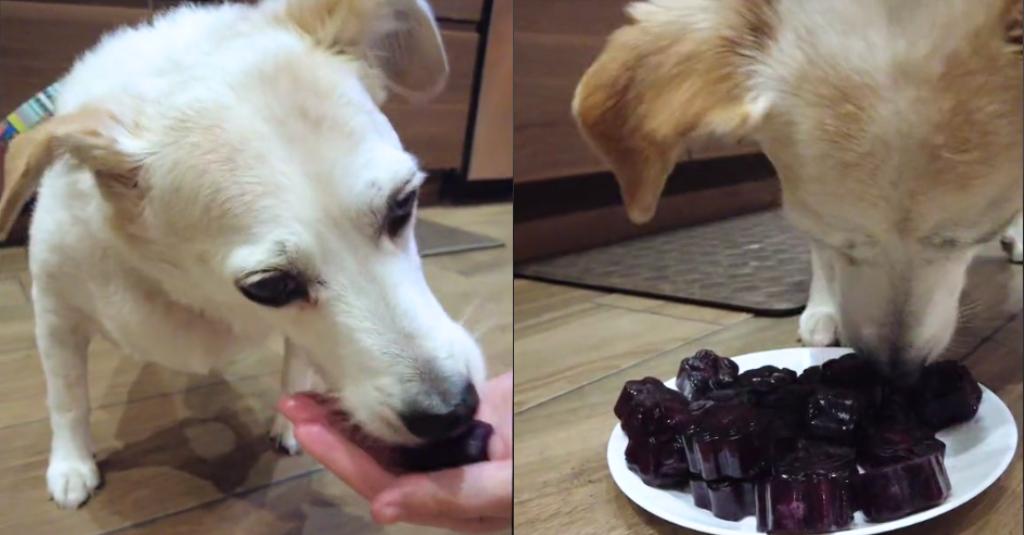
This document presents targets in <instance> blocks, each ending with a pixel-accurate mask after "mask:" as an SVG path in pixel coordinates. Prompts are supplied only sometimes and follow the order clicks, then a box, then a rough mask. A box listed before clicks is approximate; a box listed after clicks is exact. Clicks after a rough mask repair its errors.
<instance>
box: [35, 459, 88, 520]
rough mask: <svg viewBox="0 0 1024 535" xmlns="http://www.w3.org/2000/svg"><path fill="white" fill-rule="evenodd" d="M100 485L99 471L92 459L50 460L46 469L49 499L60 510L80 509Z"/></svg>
mask: <svg viewBox="0 0 1024 535" xmlns="http://www.w3.org/2000/svg"><path fill="white" fill-rule="evenodd" d="M99 484H100V471H99V469H98V468H97V467H96V462H95V461H93V460H92V459H76V458H67V459H61V458H52V459H50V466H49V467H48V468H47V469H46V486H47V488H48V489H49V491H50V497H51V498H52V499H53V501H54V503H56V504H57V506H58V507H60V508H61V509H76V508H78V507H80V506H81V505H82V504H83V503H85V501H86V500H88V499H89V496H90V495H92V491H94V490H96V487H98V486H99Z"/></svg>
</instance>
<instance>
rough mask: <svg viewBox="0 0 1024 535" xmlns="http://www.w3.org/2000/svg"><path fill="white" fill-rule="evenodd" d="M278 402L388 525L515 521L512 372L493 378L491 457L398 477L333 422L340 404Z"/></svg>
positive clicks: (488, 389) (486, 406) (474, 529)
mask: <svg viewBox="0 0 1024 535" xmlns="http://www.w3.org/2000/svg"><path fill="white" fill-rule="evenodd" d="M278 409H279V410H280V411H281V413H282V414H284V416H285V417H287V418H288V419H289V420H291V422H292V424H293V425H294V426H295V438H296V440H298V441H299V444H301V445H302V448H303V449H304V450H305V451H306V452H307V453H309V454H310V455H311V456H312V457H314V458H315V459H316V460H317V461H319V462H320V464H322V465H323V466H324V467H325V468H327V469H328V470H330V471H331V472H332V473H334V474H335V475H336V476H338V477H339V478H340V479H341V480H342V481H344V482H345V483H347V484H348V485H349V486H350V487H352V489H353V490H355V491H356V492H358V493H359V494H360V495H362V496H363V497H364V498H366V499H367V500H369V501H370V504H371V512H372V515H373V519H374V520H375V521H376V522H379V523H381V524H392V523H396V522H409V523H412V524H420V525H424V526H434V527H442V528H448V529H453V530H456V531H462V532H467V533H480V532H487V531H495V530H499V529H502V528H506V527H509V525H510V523H511V519H512V373H511V372H509V373H506V374H504V375H501V376H498V377H495V378H494V379H491V380H490V381H488V382H487V384H486V385H485V386H484V388H483V391H482V392H481V395H480V408H479V410H478V411H477V415H476V417H477V419H479V420H483V421H485V422H487V423H490V424H491V425H492V426H494V434H493V435H492V436H491V440H490V443H489V444H488V452H487V453H488V459H489V460H488V461H486V462H481V463H474V464H470V465H466V466H460V467H458V468H451V469H447V470H439V471H436V472H426V473H418V474H407V475H401V476H396V475H394V474H392V473H391V472H389V471H388V470H387V469H385V468H384V467H383V466H381V465H380V464H379V463H378V462H377V461H376V460H374V458H373V457H372V456H371V455H370V454H369V453H367V452H366V451H364V450H363V449H361V448H360V447H359V446H356V445H355V444H353V443H352V442H351V441H350V440H348V439H347V438H346V437H345V436H343V435H342V434H341V433H339V432H338V431H337V430H336V429H335V427H334V426H332V425H330V424H329V419H330V414H331V412H332V409H331V408H330V407H328V406H326V405H324V404H323V403H322V400H319V399H318V398H316V397H314V396H306V395H302V394H298V395H292V396H286V397H283V398H281V400H280V402H278Z"/></svg>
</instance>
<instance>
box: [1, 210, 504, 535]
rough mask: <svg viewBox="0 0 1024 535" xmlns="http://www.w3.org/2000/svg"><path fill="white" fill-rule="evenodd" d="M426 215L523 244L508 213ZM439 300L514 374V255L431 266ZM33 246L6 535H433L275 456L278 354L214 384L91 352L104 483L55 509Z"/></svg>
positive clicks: (15, 274) (4, 460)
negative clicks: (49, 482)
mask: <svg viewBox="0 0 1024 535" xmlns="http://www.w3.org/2000/svg"><path fill="white" fill-rule="evenodd" d="M422 217H425V218H427V219H431V220H434V221H437V222H439V223H445V224H448V225H452V226H456V227H459V228H463V229H466V230H470V231H474V232H478V233H481V234H486V235H489V236H492V237H495V238H498V239H500V240H503V241H504V242H505V243H506V244H510V243H511V239H512V208H511V205H509V204H504V205H489V206H481V207H472V208H432V209H425V210H424V211H423V214H422ZM424 264H425V269H426V272H427V278H428V280H429V281H430V285H431V287H432V288H433V289H434V291H435V292H436V293H437V295H438V298H439V300H440V301H441V302H442V304H443V305H444V306H445V308H446V309H447V310H448V311H449V313H450V314H451V315H452V316H453V317H455V318H457V319H460V318H465V324H466V325H467V327H468V328H469V329H470V330H472V331H473V332H475V333H476V334H477V335H478V339H479V340H480V341H481V343H482V345H483V347H484V350H485V352H486V354H487V358H488V364H489V371H490V373H491V374H492V375H497V374H500V373H503V372H505V371H508V370H509V369H511V367H512V284H511V280H512V251H511V248H510V247H504V248H500V249H490V250H485V251H478V252H470V253H462V254H456V255H449V256H440V257H432V258H428V259H425V261H424ZM30 284H31V282H30V280H29V277H28V274H27V272H26V263H25V251H24V250H23V249H3V250H0V444H2V446H0V534H11V535H37V534H41V535H48V534H59V535H74V534H99V533H132V534H140V533H146V534H163V533H182V534H185V533H187V534H206V533H211V534H214V533H215V534H221V533H227V534H235V533H237V534H246V535H249V534H268V535H269V534H285V533H287V534H320V533H346V534H361V533H397V534H401V533H408V534H412V533H416V534H419V533H430V532H431V531H430V530H424V529H421V528H418V527H413V526H398V527H392V528H381V527H378V526H376V525H374V524H373V523H372V521H371V520H370V516H369V510H368V508H367V506H366V504H365V503H364V502H363V500H361V499H359V498H358V497H357V496H356V495H354V494H353V493H352V492H351V491H350V490H348V488H347V487H345V486H344V485H343V484H341V483H339V482H338V481H337V480H336V479H335V478H333V477H331V476H330V474H328V473H325V472H324V471H323V470H322V469H321V468H319V467H318V465H317V464H315V463H314V462H313V461H311V460H310V459H309V458H308V457H306V456H298V457H286V456H282V455H279V454H277V453H276V452H274V451H273V450H272V449H271V448H270V443H269V441H268V439H267V429H268V427H269V423H270V421H271V417H272V415H273V407H274V403H275V401H276V400H277V397H278V395H279V390H278V377H279V374H280V364H281V349H280V344H272V345H271V346H269V347H267V348H266V350H265V351H262V352H260V353H258V354H255V355H251V356H249V357H248V358H240V359H236V360H234V361H232V362H231V363H230V364H228V365H227V366H226V367H225V368H224V369H223V370H222V371H221V372H219V373H216V374H211V375H206V376H199V375H188V374H183V373H178V372H173V371H170V370H166V369H163V368H160V367H159V366H155V365H151V364H140V363H138V362H136V361H134V360H132V359H130V358H127V357H125V356H124V355H122V354H120V353H119V352H118V351H117V350H116V349H114V348H112V347H111V346H110V345H109V344H106V343H104V342H102V341H100V342H97V343H94V345H93V347H92V348H91V350H90V361H89V384H90V395H91V398H92V406H93V413H92V430H93V437H94V439H95V445H96V451H97V458H98V459H99V460H100V462H99V464H100V469H101V470H102V471H103V473H104V478H105V484H104V486H103V487H102V488H101V489H100V491H99V492H98V494H96V495H95V496H94V497H93V498H92V499H91V500H90V501H89V502H88V503H87V504H86V506H85V507H84V508H82V509H80V510H78V511H62V510H58V509H57V508H56V507H55V506H54V505H53V504H52V503H51V502H49V501H48V499H47V493H46V486H45V482H44V478H43V474H44V471H45V469H46V459H47V450H48V447H49V440H50V430H49V424H48V422H47V420H46V408H45V384H44V381H43V375H42V370H41V368H40V364H39V359H38V355H37V354H36V350H35V341H34V339H33V334H32V331H33V325H32V311H31V304H30V302H29V298H28V289H29V285H30Z"/></svg>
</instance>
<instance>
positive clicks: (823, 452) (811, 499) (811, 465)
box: [755, 441, 857, 533]
mask: <svg viewBox="0 0 1024 535" xmlns="http://www.w3.org/2000/svg"><path fill="white" fill-rule="evenodd" d="M856 475H857V468H856V464H855V454H854V450H853V449H852V448H846V447H843V446H835V445H831V444H826V443H822V442H811V441H802V442H800V443H799V444H798V445H797V447H796V449H795V450H794V451H793V453H792V454H791V455H789V456H788V457H786V458H785V459H783V460H782V461H779V462H777V463H775V464H774V466H773V467H772V473H771V475H769V476H768V477H766V478H764V479H762V480H760V481H759V482H758V484H757V495H756V497H755V503H756V513H757V529H758V531H766V532H768V533H821V532H827V531H835V530H839V529H843V528H845V527H847V526H849V525H850V523H852V522H853V513H854V511H856V509H857V505H856V502H855V491H856V488H855V485H856Z"/></svg>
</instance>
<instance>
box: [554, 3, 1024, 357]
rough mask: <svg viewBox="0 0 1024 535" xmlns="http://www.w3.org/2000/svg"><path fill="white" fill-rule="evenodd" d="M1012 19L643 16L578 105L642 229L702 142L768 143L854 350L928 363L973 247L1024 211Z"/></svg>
mask: <svg viewBox="0 0 1024 535" xmlns="http://www.w3.org/2000/svg"><path fill="white" fill-rule="evenodd" d="M1015 9H1016V12H1017V13H1018V14H1019V0H1016V1H1007V0H985V1H982V2H974V1H966V0H957V1H950V2H930V1H922V0H913V1H906V2H884V1H881V0H872V1H864V2H845V1H839V0H813V1H810V0H808V1H803V0H764V1H757V2H751V1H746V0H727V1H719V0H650V1H648V2H643V3H636V4H632V5H631V6H630V7H629V14H630V15H631V17H632V19H633V23H632V24H630V25H628V26H626V27H624V28H621V29H619V30H618V31H617V32H616V33H615V34H613V35H612V36H611V38H610V40H609V42H608V44H607V46H606V48H605V49H604V51H603V52H602V53H601V55H600V56H599V57H598V59H597V60H596V62H595V63H594V64H593V65H592V66H591V67H590V69H589V70H588V71H587V73H586V74H585V75H584V77H583V79H582V80H581V82H580V84H579V87H578V88H577V92H576V97H575V100H574V103H573V110H574V114H575V116H576V118H577V120H578V123H579V125H580V127H581V130H582V131H583V133H584V135H585V137H586V138H587V139H588V141H589V142H590V143H591V144H592V146H593V147H594V148H595V149H596V151H597V152H599V153H600V154H602V155H603V156H604V157H605V159H606V160H607V161H608V163H609V164H610V166H611V168H612V170H613V171H614V173H615V175H616V178H617V180H618V182H619V185H620V189H621V192H622V197H623V200H624V202H625V205H626V209H627V211H628V214H629V217H630V218H631V219H632V220H633V221H634V222H638V223H639V222H645V221H647V220H649V219H650V218H651V217H652V216H653V214H654V211H655V208H656V206H657V202H658V197H659V196H660V194H661V190H662V189H663V186H664V183H665V178H666V175H667V174H668V172H669V171H670V169H671V168H672V167H673V165H674V164H675V162H676V160H677V158H678V155H679V152H680V149H681V148H682V147H683V145H684V144H685V142H686V141H687V140H688V139H690V138H692V137H694V136H697V135H706V134H710V135H723V136H750V137H753V138H754V139H756V140H758V141H759V142H760V144H761V146H762V148H763V149H764V151H765V153H766V154H767V156H768V157H769V158H770V159H771V160H772V162H773V163H774V164H775V166H776V169H777V170H778V172H779V175H780V178H781V181H782V186H783V195H784V205H785V208H786V210H787V213H788V214H789V216H790V218H791V219H792V221H793V222H794V223H795V224H796V225H797V226H798V227H800V228H801V229H803V230H804V231H806V232H807V233H808V234H809V235H810V237H811V239H812V240H814V242H815V243H816V244H817V246H818V248H819V249H820V250H821V251H822V255H823V256H824V257H826V258H825V262H824V263H825V264H827V265H829V266H831V267H830V268H829V269H832V270H834V277H832V278H833V279H834V283H835V287H834V288H833V293H834V295H837V296H838V297H837V298H838V304H839V307H840V311H839V312H840V316H841V317H840V323H841V334H842V338H843V339H844V340H845V341H847V342H848V343H850V344H852V345H854V346H855V347H856V348H857V349H859V350H862V351H864V352H867V353H870V354H872V355H876V356H878V357H880V358H886V359H888V358H889V357H890V356H893V357H895V358H894V359H893V361H894V362H892V363H891V364H900V365H905V364H909V363H914V364H915V365H916V364H919V363H921V362H924V361H926V360H928V359H930V358H933V357H934V356H936V355H937V354H939V353H940V352H941V351H943V350H944V348H945V347H946V346H947V345H948V344H949V341H950V337H951V335H952V333H953V331H954V328H955V326H956V322H957V310H958V301H959V295H960V293H961V290H962V287H963V283H964V277H965V271H966V269H967V265H968V262H969V260H970V259H971V257H972V255H973V253H974V251H975V249H976V247H977V246H978V245H979V244H982V243H984V242H986V241H989V240H991V239H993V238H994V237H996V236H997V235H998V233H999V232H1000V231H1001V230H1002V229H1004V228H1006V226H1007V225H1009V223H1010V222H1011V219H1012V218H1013V216H1014V215H1015V213H1017V212H1019V211H1020V210H1021V159H1022V157H1021V59H1020V56H1019V54H1014V53H1013V50H1011V48H1012V46H1008V44H1007V42H1006V39H1005V37H1006V35H1007V32H1006V28H1008V27H1012V25H1009V24H1008V22H1009V21H1011V20H1012V19H1013V16H1014V15H1013V12H1014V10H1015ZM1018 16H1019V15H1018ZM1018 20H1019V19H1018ZM1017 24H1018V25H1019V22H1017ZM1018 51H1019V45H1018ZM915 367H916V366H915Z"/></svg>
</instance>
